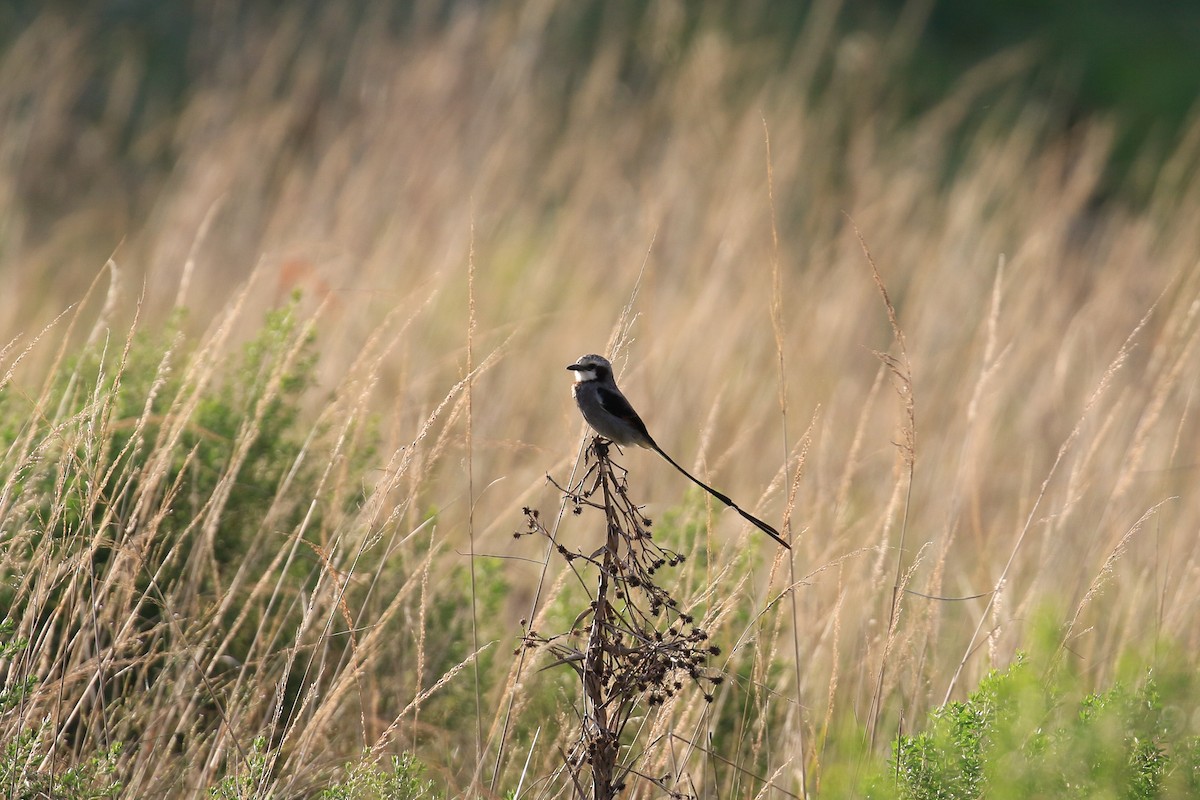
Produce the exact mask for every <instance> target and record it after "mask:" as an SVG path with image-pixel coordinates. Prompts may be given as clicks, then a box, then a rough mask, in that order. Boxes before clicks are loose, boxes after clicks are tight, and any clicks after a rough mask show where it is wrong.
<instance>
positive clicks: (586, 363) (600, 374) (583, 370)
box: [567, 353, 612, 383]
mask: <svg viewBox="0 0 1200 800" xmlns="http://www.w3.org/2000/svg"><path fill="white" fill-rule="evenodd" d="M567 369H569V370H572V371H573V372H574V373H575V382H576V383H583V382H585V381H594V380H598V379H599V380H603V379H604V378H605V377H611V376H612V364H610V363H608V359H607V358H605V357H604V356H598V355H595V354H594V353H592V354H589V355H586V356H580V357H579V360H578V361H576V362H575V363H574V364H570V365H568V366H567Z"/></svg>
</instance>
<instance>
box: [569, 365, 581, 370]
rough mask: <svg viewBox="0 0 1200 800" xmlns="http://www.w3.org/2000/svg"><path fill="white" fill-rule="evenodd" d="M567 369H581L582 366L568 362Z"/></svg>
mask: <svg viewBox="0 0 1200 800" xmlns="http://www.w3.org/2000/svg"><path fill="white" fill-rule="evenodd" d="M567 369H573V370H580V369H583V367H581V366H579V365H578V364H568V365H567Z"/></svg>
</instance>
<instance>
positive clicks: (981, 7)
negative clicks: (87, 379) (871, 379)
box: [0, 0, 1200, 217]
mask: <svg viewBox="0 0 1200 800" xmlns="http://www.w3.org/2000/svg"><path fill="white" fill-rule="evenodd" d="M489 4H490V5H497V4H496V3H494V2H493V3H489V2H488V0H482V2H467V1H466V0H397V2H390V3H384V4H382V9H383V11H382V13H381V4H380V3H379V2H377V1H376V0H347V1H346V2H342V3H339V4H338V5H339V13H340V14H342V15H344V16H345V17H346V18H347V19H356V18H357V19H360V20H365V19H368V18H369V20H370V24H372V25H374V26H379V27H381V28H384V29H386V30H387V31H389V32H390V33H391V34H393V35H395V36H396V37H398V38H400V39H405V38H407V39H410V40H417V39H419V38H420V37H421V36H422V35H424V34H427V33H428V32H429V30H430V29H431V28H435V27H437V26H440V25H443V24H445V23H446V22H447V21H448V20H449V19H450V18H451V17H452V16H453V15H454V14H455V12H456V9H459V8H465V7H474V6H487V5H489ZM327 5H328V4H326V3H322V2H319V0H291V1H290V2H289V1H288V0H258V1H257V2H244V3H243V2H216V3H201V2H186V1H185V0H165V1H164V2H157V1H156V0H50V1H49V2H42V1H41V0H10V1H9V2H7V3H5V4H3V6H2V7H0V53H2V52H4V51H6V50H7V49H8V48H9V47H11V45H12V43H13V42H14V41H15V40H16V39H17V38H18V37H19V36H20V34H21V31H22V30H23V29H24V28H25V27H26V26H28V25H30V24H31V23H32V22H33V20H34V19H36V18H38V17H39V16H40V15H44V14H60V15H62V16H63V17H64V18H65V19H69V20H70V21H71V30H72V35H73V36H75V37H78V38H77V39H76V40H75V41H74V42H73V48H74V51H75V52H74V58H76V59H78V67H79V79H80V81H81V91H80V92H79V94H78V96H77V97H76V98H75V102H74V103H73V104H72V108H71V113H72V115H73V116H74V117H75V119H76V121H77V122H78V123H79V124H80V126H81V127H82V128H85V129H92V130H96V129H97V128H99V129H100V130H103V131H104V134H105V135H104V137H103V141H102V142H93V143H91V144H92V145H93V146H97V145H98V146H102V147H103V148H104V152H105V155H107V156H109V157H110V158H117V159H119V161H120V162H121V164H122V165H124V167H125V168H126V169H128V170H130V171H131V173H132V174H133V175H134V176H136V177H137V178H139V179H145V178H146V177H147V174H148V172H149V173H153V172H154V171H155V170H154V168H155V167H156V166H158V167H161V166H162V165H163V164H164V163H169V162H170V160H171V159H172V158H173V157H176V156H177V155H178V153H176V152H173V151H172V149H171V147H170V145H169V143H167V142H160V143H158V144H157V146H151V147H146V146H145V143H144V142H142V143H141V145H142V146H138V147H135V143H136V140H137V134H138V133H139V132H140V131H143V130H145V129H147V128H152V127H153V126H154V125H155V124H156V123H161V122H162V121H163V119H164V118H166V117H167V116H169V115H171V114H173V113H177V112H178V111H179V109H180V108H182V106H183V104H184V103H185V102H186V99H187V97H188V94H189V92H190V91H191V90H192V89H193V88H194V86H195V84H196V82H197V81H200V80H203V79H204V78H205V76H206V75H208V74H209V73H210V72H211V71H212V70H214V69H219V68H220V66H221V65H222V64H223V63H225V56H226V55H227V54H228V52H229V51H230V50H231V49H236V48H237V47H238V45H239V39H240V38H241V37H243V36H244V35H245V32H246V31H247V30H252V29H255V28H259V27H263V26H265V27H267V28H271V27H274V26H277V25H279V24H281V23H282V22H283V20H285V19H286V20H291V21H293V22H294V23H295V24H298V25H299V27H300V29H301V30H302V31H305V30H306V29H307V32H306V33H304V34H302V37H312V38H313V40H321V41H322V42H323V44H322V46H323V47H336V44H333V43H330V42H329V41H328V40H327V39H326V38H324V37H325V34H326V33H328V26H327V25H322V24H321V22H320V20H321V16H322V13H323V10H327ZM533 5H536V3H535V4H533ZM655 5H656V3H654V2H648V0H580V2H578V3H574V4H570V5H565V6H559V7H558V8H556V10H555V13H554V17H555V19H554V20H552V22H551V27H550V30H549V33H550V38H549V40H548V42H547V43H546V44H547V49H546V52H545V53H544V55H543V56H542V66H545V67H550V68H552V69H551V70H549V71H548V72H547V73H546V74H544V75H543V76H542V83H543V87H542V88H543V89H545V90H547V91H550V92H556V93H559V94H561V95H563V96H565V95H568V94H569V93H570V92H571V91H572V89H573V87H574V86H575V85H576V84H577V82H578V81H579V80H580V79H581V77H582V75H583V74H584V73H585V72H586V70H587V68H588V65H589V64H590V62H591V58H592V56H593V55H594V53H595V51H596V49H597V47H598V46H599V43H600V42H609V41H612V40H613V38H614V37H615V38H618V39H619V38H622V37H624V38H625V39H626V41H627V48H626V49H625V52H624V54H623V55H624V60H623V63H622V74H621V79H622V83H623V85H624V87H625V88H627V89H628V90H629V91H633V92H637V91H638V90H639V88H644V86H646V85H647V84H649V83H650V82H653V81H654V80H657V79H658V78H661V77H662V73H663V71H664V70H668V69H670V65H671V63H672V59H671V56H670V53H667V54H664V53H662V52H661V50H662V49H663V48H666V49H669V50H670V49H673V50H675V51H676V52H677V53H682V52H684V51H685V50H686V49H687V48H688V47H689V46H690V44H691V43H692V41H693V40H694V37H695V36H696V34H697V32H698V31H703V30H714V29H715V30H719V31H720V32H722V33H723V34H725V35H727V36H728V37H730V39H731V40H732V41H734V42H743V43H744V42H751V43H753V44H754V46H755V47H756V48H757V49H758V50H759V54H760V57H761V58H762V62H761V63H760V65H759V67H760V68H761V69H763V70H769V69H771V68H772V67H778V66H781V65H782V63H783V62H784V61H786V60H787V59H789V58H791V57H793V56H794V53H795V48H796V45H797V44H798V40H799V39H800V37H801V36H802V35H803V34H804V31H805V23H806V21H808V20H809V19H810V14H812V12H813V11H814V7H815V8H816V10H817V11H818V12H819V14H821V15H827V16H829V17H830V24H831V25H832V26H833V27H834V29H835V35H839V36H845V35H848V34H853V33H855V32H862V33H865V34H867V35H868V36H870V37H871V38H872V39H873V40H880V41H882V40H888V39H893V42H892V46H893V47H895V48H897V49H898V50H899V52H897V53H892V54H891V56H892V59H893V60H894V65H895V66H896V67H898V69H899V70H900V71H899V74H898V75H896V76H895V77H896V80H893V81H890V82H889V95H890V97H889V100H891V101H893V102H896V103H899V104H900V105H901V106H902V107H903V108H904V109H906V110H907V112H908V113H910V114H919V113H920V112H922V111H923V110H926V109H927V108H929V107H930V106H932V105H933V104H936V103H937V102H938V101H940V100H941V99H942V98H943V97H944V96H945V95H946V93H947V92H949V91H950V90H951V89H952V87H953V86H954V84H955V83H956V81H958V79H959V78H960V77H961V76H962V74H963V73H964V71H967V70H969V69H971V68H973V67H976V66H978V65H980V64H981V63H985V62H987V60H988V59H990V58H993V57H995V56H996V55H997V54H999V53H1003V52H1008V51H1014V50H1015V51H1019V52H1020V53H1021V54H1022V55H1023V57H1024V59H1025V64H1024V67H1023V69H1022V70H1021V71H1020V73H1019V74H1018V75H1012V74H1008V75H1004V76H1003V80H998V81H996V85H995V86H993V87H992V88H993V91H994V92H997V93H998V92H1011V91H1012V90H1013V89H1014V88H1021V89H1023V90H1025V91H1026V92H1027V97H1031V98H1040V99H1041V101H1042V102H1044V103H1045V104H1046V105H1047V107H1048V108H1049V109H1051V113H1053V114H1054V116H1055V118H1056V119H1057V121H1058V124H1060V125H1061V126H1064V127H1066V126H1069V125H1071V124H1072V123H1073V122H1076V121H1078V120H1080V119H1081V118H1084V117H1092V116H1097V115H1099V116H1104V117H1111V118H1112V119H1113V120H1114V121H1115V123H1116V127H1117V143H1116V146H1115V147H1114V150H1113V154H1112V162H1111V164H1110V174H1109V175H1108V177H1107V178H1106V181H1105V191H1106V193H1107V192H1110V191H1120V192H1121V193H1123V195H1124V196H1125V197H1128V198H1135V199H1136V198H1138V197H1139V196H1141V195H1143V194H1144V193H1145V192H1146V191H1148V189H1149V186H1150V184H1151V183H1152V181H1153V178H1154V172H1155V170H1156V169H1157V168H1158V167H1159V166H1160V165H1161V160H1162V158H1163V157H1165V155H1166V153H1167V152H1168V151H1169V150H1170V148H1171V147H1172V146H1173V143H1174V140H1175V138H1176V137H1177V136H1178V135H1179V134H1180V132H1181V130H1182V129H1183V126H1184V125H1185V123H1186V121H1187V120H1188V118H1189V116H1190V115H1194V114H1195V113H1196V109H1197V98H1198V97H1200V69H1198V68H1197V55H1196V54H1197V53H1200V5H1198V4H1196V3H1193V2H1188V0H1146V2H1134V1H1133V0H1054V1H1053V2H1032V1H1031V0H954V1H951V0H941V2H939V1H938V0H911V1H910V2H902V0H862V1H861V2H850V3H844V2H831V3H812V2H807V1H805V0H784V1H780V0H748V2H740V1H739V0H707V1H706V2H686V3H678V4H677V5H678V13H679V14H680V15H681V16H682V17H683V20H682V24H681V25H680V26H679V27H678V29H677V40H676V41H674V42H670V43H667V44H664V43H663V42H661V41H656V42H654V44H653V47H654V48H655V49H656V50H658V52H653V53H650V52H646V49H645V48H646V47H647V46H648V45H647V43H646V41H645V40H646V38H647V37H646V36H645V20H646V18H647V16H648V15H649V14H650V12H651V9H652V7H653V6H655ZM347 27H348V28H349V27H350V26H347ZM896 33H899V36H898V37H896V36H894V34H896ZM301 46H303V41H302V42H301ZM897 56H898V57H897ZM828 66H829V64H828V63H826V64H825V65H824V67H823V68H826V69H827V68H828ZM328 69H329V74H328V75H327V76H326V79H327V81H328V85H327V88H330V89H332V87H333V86H334V85H335V84H336V82H337V79H338V75H337V70H338V65H337V64H336V63H331V64H329V65H328ZM120 72H125V73H128V74H129V78H128V81H127V82H122V83H118V84H116V85H115V86H114V84H113V83H112V82H111V80H110V78H111V77H112V76H113V75H114V74H115V73H120ZM114 89H120V90H122V91H125V92H127V96H125V97H122V98H119V101H120V102H121V103H123V104H125V105H126V106H127V107H128V111H129V113H128V114H127V115H123V119H122V120H121V122H122V124H121V125H120V126H118V128H117V129H115V130H113V129H112V128H111V127H109V126H106V125H105V120H104V117H105V116H106V114H107V115H109V116H111V115H112V113H113V109H112V103H113V99H114V98H112V97H110V96H108V95H109V94H110V93H111V92H112V91H114ZM278 89H279V91H287V87H286V86H280V87H278ZM988 101H989V97H988V94H986V93H985V94H984V95H981V96H980V97H979V99H978V106H979V108H980V110H981V111H986V109H987V107H988ZM59 155H60V156H63V157H67V158H68V159H69V156H70V155H71V154H70V153H69V152H65V153H60V154H59ZM1139 158H1140V159H1141V161H1139ZM62 166H63V167H69V166H71V165H70V162H69V161H68V162H67V163H65V164H63V165H62ZM75 166H76V167H79V168H80V169H79V172H78V173H72V174H71V175H70V180H69V181H64V184H68V185H71V186H72V189H71V190H70V191H63V192H61V193H54V192H53V191H52V189H51V187H43V188H44V189H45V190H46V191H47V192H48V195H47V196H45V197H42V198H41V201H42V204H43V206H42V207H43V209H44V210H45V211H46V213H47V214H48V215H49V216H51V217H53V215H54V210H55V209H61V207H62V206H61V204H62V203H63V202H64V201H66V200H69V199H70V198H71V197H76V198H77V197H78V189H79V188H80V187H79V182H81V181H82V182H84V184H85V185H86V183H87V182H88V181H89V179H90V180H97V179H99V176H96V175H93V174H89V171H88V170H86V169H83V167H84V166H85V165H83V164H76V165H75ZM30 188H33V187H30Z"/></svg>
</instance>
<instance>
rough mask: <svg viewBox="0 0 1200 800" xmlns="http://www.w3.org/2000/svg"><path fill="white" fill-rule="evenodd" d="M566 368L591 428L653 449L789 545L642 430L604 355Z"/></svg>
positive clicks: (582, 358) (583, 358)
mask: <svg viewBox="0 0 1200 800" xmlns="http://www.w3.org/2000/svg"><path fill="white" fill-rule="evenodd" d="M567 369H569V370H571V371H572V372H574V373H575V385H574V386H573V387H572V392H573V393H574V395H575V403H576V405H578V406H579V411H580V413H581V414H583V418H584V420H585V421H586V422H587V424H588V425H590V426H591V428H592V430H594V431H595V432H596V433H598V434H600V436H602V437H604V438H605V439H609V440H611V441H613V442H615V443H617V444H619V445H637V446H638V447H644V448H646V449H647V450H653V451H654V452H656V453H658V454H659V455H660V456H662V457H663V458H665V459H666V460H667V463H668V464H670V465H671V466H672V467H674V468H675V469H677V470H679V471H680V472H682V473H683V475H684V477H686V478H687V479H688V480H690V481H691V482H692V483H694V484H696V485H697V486H699V487H700V488H701V489H703V490H704V491H706V492H708V493H709V494H711V495H712V496H713V497H715V498H717V499H718V500H720V501H721V502H722V503H724V504H725V505H727V506H729V507H730V508H732V509H733V510H734V511H736V512H737V513H739V514H741V515H742V518H743V519H745V520H747V521H748V522H750V523H752V524H753V525H754V526H755V527H756V528H758V529H759V530H760V531H762V532H763V533H765V534H767V535H768V536H770V537H771V538H772V539H774V540H775V541H777V542H779V543H780V544H781V545H783V546H784V547H785V548H787V549H788V550H791V549H792V546H791V545H790V544H788V543H787V541H786V540H784V538H783V537H782V536H780V535H779V531H777V530H775V529H774V528H772V527H771V526H770V525H768V524H767V523H765V522H763V521H762V520H761V519H759V518H758V517H756V516H754V515H753V514H750V513H747V512H746V511H743V510H742V509H741V508H739V507H738V504H737V503H735V502H733V500H731V499H729V497H728V496H727V495H724V494H722V493H721V492H718V491H717V490H716V489H714V488H713V487H711V486H709V485H708V484H707V483H704V482H703V481H701V480H700V479H699V478H697V477H696V476H695V475H693V474H692V473H690V472H688V471H687V470H686V469H684V468H683V467H681V466H679V464H677V463H676V462H675V459H673V458H671V457H670V456H669V455H667V454H666V452H665V451H664V450H663V449H662V448H661V447H659V446H658V443H657V442H655V441H654V437H652V436H651V435H650V432H649V431H648V430H646V423H644V422H642V418H641V417H639V416H638V413H637V412H636V411H634V410H633V406H632V405H630V403H629V401H628V400H626V399H625V395H623V394H622V393H621V390H620V389H618V388H617V382H616V379H614V378H613V372H612V364H611V363H609V360H608V359H607V358H605V357H604V356H599V355H596V354H595V353H590V354H588V355H586V356H580V357H579V360H578V361H576V362H575V363H574V364H570V365H568V366H567Z"/></svg>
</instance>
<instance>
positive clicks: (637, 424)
mask: <svg viewBox="0 0 1200 800" xmlns="http://www.w3.org/2000/svg"><path fill="white" fill-rule="evenodd" d="M596 399H597V400H599V401H600V407H601V408H602V409H604V410H605V411H607V412H608V413H609V414H612V415H613V416H614V417H616V418H617V419H621V420H624V421H625V422H627V423H629V424H630V425H632V426H633V427H634V428H635V429H636V430H637V431H638V433H641V434H642V435H643V436H645V437H646V439H647V440H650V441H653V440H652V439H650V433H649V431H647V430H646V423H644V422H642V418H641V417H639V416H638V413H637V412H636V411H634V410H633V406H631V405H629V401H628V400H626V399H625V395H623V394H621V393H620V392H615V391H613V390H612V389H609V388H608V387H606V386H601V387H599V388H597V389H596Z"/></svg>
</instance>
